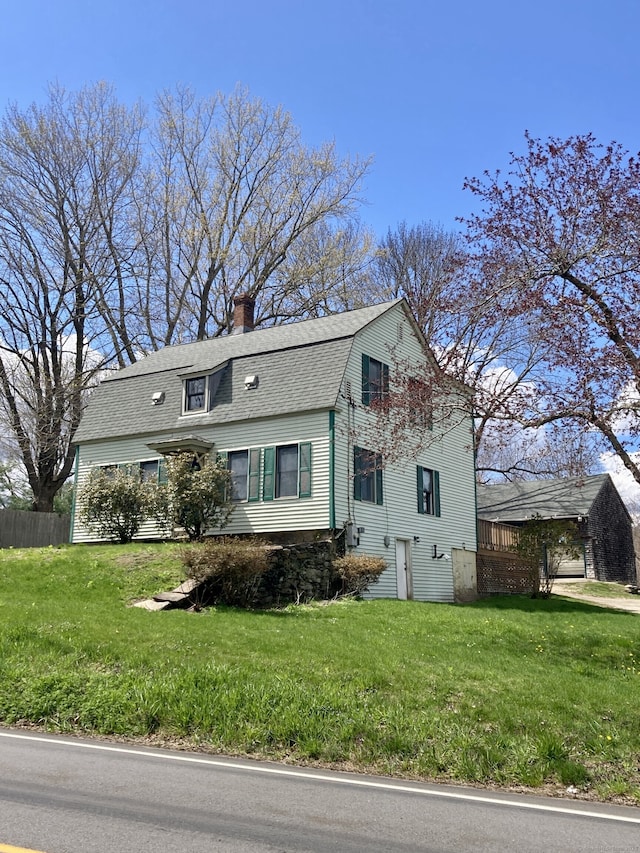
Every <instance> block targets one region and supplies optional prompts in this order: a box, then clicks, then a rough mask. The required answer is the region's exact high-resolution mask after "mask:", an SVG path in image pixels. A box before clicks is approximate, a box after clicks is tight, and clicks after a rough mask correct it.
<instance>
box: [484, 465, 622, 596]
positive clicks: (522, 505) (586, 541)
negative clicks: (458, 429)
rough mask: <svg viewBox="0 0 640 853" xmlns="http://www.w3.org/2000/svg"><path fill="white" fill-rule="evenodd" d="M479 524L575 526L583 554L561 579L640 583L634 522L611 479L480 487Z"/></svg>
mask: <svg viewBox="0 0 640 853" xmlns="http://www.w3.org/2000/svg"><path fill="white" fill-rule="evenodd" d="M477 494H478V518H479V519H482V520H485V521H491V522H498V523H501V524H508V525H511V526H514V527H521V526H522V525H524V524H526V522H527V521H530V520H531V519H532V518H535V517H536V516H539V517H542V518H546V519H563V520H567V521H572V522H574V523H575V525H576V526H577V528H578V531H579V542H578V543H576V544H577V546H578V549H579V551H580V553H579V555H578V558H577V559H576V556H575V554H570V555H567V557H566V559H564V560H562V562H561V564H560V567H559V569H558V572H557V576H558V577H587V578H591V579H593V580H600V581H617V582H618V583H625V584H627V583H633V584H635V583H636V568H635V554H634V547H633V532H632V530H633V522H632V519H631V516H630V515H629V511H628V510H627V508H626V506H625V505H624V502H623V500H622V498H621V497H620V494H619V492H618V490H617V489H616V487H615V486H614V484H613V480H612V479H611V477H610V476H609V475H608V474H596V475H592V476H587V477H568V478H565V479H560V480H529V481H524V482H520V483H496V484H491V485H480V486H478V490H477Z"/></svg>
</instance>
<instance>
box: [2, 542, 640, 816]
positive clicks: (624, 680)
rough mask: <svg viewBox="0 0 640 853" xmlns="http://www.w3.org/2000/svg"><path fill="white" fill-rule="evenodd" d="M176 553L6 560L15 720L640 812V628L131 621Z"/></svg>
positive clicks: (547, 619)
mask: <svg viewBox="0 0 640 853" xmlns="http://www.w3.org/2000/svg"><path fill="white" fill-rule="evenodd" d="M178 553H179V546H176V545H127V546H115V545H114V546H95V547H94V546H73V547H67V548H60V549H55V548H48V549H31V550H4V551H0V722H2V723H3V724H5V725H36V726H39V727H42V728H45V729H48V730H55V731H61V732H77V733H85V734H101V735H112V736H117V737H130V738H136V739H143V738H147V739H148V738H151V739H152V740H153V741H155V742H158V743H164V744H165V745H168V744H170V743H171V742H175V743H177V744H180V745H181V746H185V745H193V746H195V747H196V748H198V749H202V750H208V751H220V752H224V753H230V754H250V755H255V756H261V757H269V758H275V759H286V760H287V761H291V762H305V763H318V764H325V765H331V766H334V767H342V768H349V769H357V770H366V771H369V772H375V773H384V774H392V775H400V776H406V777H411V778H424V779H438V780H448V781H458V782H466V783H479V784H492V785H498V786H504V787H508V786H513V785H518V786H520V785H521V786H527V787H534V788H539V789H542V790H546V791H553V792H556V791H557V792H563V791H564V790H565V789H566V788H567V787H569V786H571V785H573V786H574V787H576V788H577V789H578V791H579V792H580V794H584V795H585V796H587V795H588V796H596V797H598V798H601V799H613V798H623V799H624V800H625V801H627V802H635V803H637V804H640V769H639V767H640V726H638V713H639V712H638V709H639V708H640V616H637V615H633V614H628V613H623V612H617V611H607V610H603V609H601V608H598V607H592V606H590V605H589V604H586V603H582V602H578V601H575V600H569V599H562V598H559V597H553V598H552V599H550V600H549V601H544V600H531V599H528V598H525V597H520V596H515V597H498V598H493V599H489V600H486V601H482V602H478V603H476V604H473V605H465V606H454V605H444V604H424V603H417V602H401V601H387V600H385V601H365V602H358V601H341V602H334V603H330V604H327V605H323V604H317V605H309V606H301V607H294V606H291V607H288V608H287V609H285V610H283V611H265V612H246V611H241V610H236V609H231V608H221V607H218V608H213V609H210V610H206V611H203V612H201V613H186V612H183V611H171V612H160V613H154V612H148V611H144V610H140V609H138V608H131V607H127V606H125V605H126V604H127V603H130V602H131V600H133V599H135V598H139V597H142V596H145V595H149V594H151V593H153V592H156V591H160V590H165V589H169V588H171V587H172V586H175V585H176V583H177V582H179V581H180V580H182V570H181V566H180V562H179V559H178Z"/></svg>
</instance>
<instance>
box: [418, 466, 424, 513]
mask: <svg viewBox="0 0 640 853" xmlns="http://www.w3.org/2000/svg"><path fill="white" fill-rule="evenodd" d="M423 470H424V469H423V467H422V465H418V466H417V472H418V483H417V485H418V512H419V513H420V514H421V515H424V488H423V486H424V480H423V476H424V475H423Z"/></svg>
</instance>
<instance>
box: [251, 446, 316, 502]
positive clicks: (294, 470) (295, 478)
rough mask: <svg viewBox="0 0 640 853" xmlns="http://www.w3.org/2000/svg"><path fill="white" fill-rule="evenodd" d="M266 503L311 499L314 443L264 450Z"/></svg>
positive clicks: (263, 479)
mask: <svg viewBox="0 0 640 853" xmlns="http://www.w3.org/2000/svg"><path fill="white" fill-rule="evenodd" d="M263 465H264V471H263V478H262V499H263V500H265V501H272V500H274V498H308V497H310V496H311V442H308V441H301V442H300V443H299V444H282V445H279V446H278V447H265V448H264V462H263Z"/></svg>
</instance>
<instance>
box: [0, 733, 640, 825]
mask: <svg viewBox="0 0 640 853" xmlns="http://www.w3.org/2000/svg"><path fill="white" fill-rule="evenodd" d="M0 737H6V738H14V739H15V740H26V741H36V742H40V743H48V744H53V745H54V746H55V745H59V746H72V747H75V748H76V749H94V750H99V751H102V752H116V753H121V754H124V755H139V756H143V757H145V758H155V759H156V760H163V759H164V760H166V761H181V762H184V763H187V764H205V765H209V766H212V767H220V768H223V769H227V770H242V771H244V772H247V773H268V774H271V775H273V776H288V777H294V778H297V779H307V780H309V781H310V782H331V783H333V784H336V783H339V784H341V785H352V786H355V787H358V788H374V789H378V790H383V791H401V792H403V793H408V794H420V795H422V796H425V797H443V798H445V799H450V800H464V801H466V802H473V803H486V804H488V805H496V806H511V807H512V808H518V809H529V810H532V811H540V812H553V813H555V814H565V815H571V816H572V817H592V818H597V819H598V820H612V821H618V822H620V823H637V824H640V815H639V816H638V817H631V816H630V815H629V816H627V815H616V814H607V813H605V812H596V811H588V810H586V809H581V808H569V807H568V806H555V805H546V804H545V803H528V802H520V801H519V800H507V799H501V798H498V797H489V796H486V795H484V794H464V793H462V792H460V793H458V792H456V791H451V790H448V791H442V790H439V789H432V788H419V787H416V786H414V785H407V784H402V783H394V782H376V781H374V780H373V779H358V778H357V777H353V776H341V775H340V776H338V775H336V776H327V775H325V774H322V773H317V772H310V771H306V770H300V769H297V770H294V769H290V768H284V767H269V766H266V765H263V764H260V763H258V762H256V764H239V763H236V762H234V761H231V760H226V761H220V760H218V759H215V758H205V757H197V756H195V755H184V754H183V753H178V752H176V753H166V752H155V751H154V752H150V751H148V750H146V749H134V748H132V747H125V746H114V745H113V744H103V743H87V742H86V741H75V740H64V739H61V738H55V737H40V736H38V735H22V734H18V733H17V732H3V731H0Z"/></svg>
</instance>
